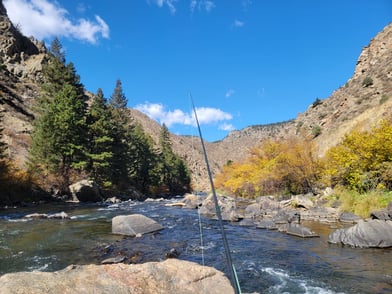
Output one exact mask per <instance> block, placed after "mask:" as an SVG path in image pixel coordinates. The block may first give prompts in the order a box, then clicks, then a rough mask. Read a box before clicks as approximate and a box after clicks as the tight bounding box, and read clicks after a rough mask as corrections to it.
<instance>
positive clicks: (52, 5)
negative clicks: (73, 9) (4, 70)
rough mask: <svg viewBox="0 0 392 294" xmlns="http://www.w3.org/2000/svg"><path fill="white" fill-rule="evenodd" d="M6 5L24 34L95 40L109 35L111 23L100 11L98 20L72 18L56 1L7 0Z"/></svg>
mask: <svg viewBox="0 0 392 294" xmlns="http://www.w3.org/2000/svg"><path fill="white" fill-rule="evenodd" d="M4 6H5V7H6V9H7V12H8V16H9V17H10V19H11V21H12V22H13V23H14V24H15V25H19V26H20V29H21V31H22V32H23V34H24V35H27V36H34V37H35V38H36V39H39V40H42V39H45V38H50V37H54V36H57V37H61V36H64V37H68V38H73V39H78V40H82V41H87V42H89V43H92V44H94V43H97V41H98V39H99V38H100V37H102V38H109V31H110V30H109V26H108V25H107V24H106V23H105V21H104V20H103V19H102V18H101V17H100V16H98V15H96V16H95V21H91V20H87V19H84V18H80V19H78V20H77V21H72V20H71V18H70V17H69V14H68V11H67V10H66V9H64V8H62V7H61V6H59V4H58V3H57V2H55V1H53V2H51V1H49V0H5V1H4Z"/></svg>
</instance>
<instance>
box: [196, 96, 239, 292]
mask: <svg viewBox="0 0 392 294" xmlns="http://www.w3.org/2000/svg"><path fill="white" fill-rule="evenodd" d="M190 99H191V103H192V108H193V113H194V114H195V120H196V124H197V129H198V131H199V137H200V142H201V146H202V148H203V154H204V160H205V162H206V167H207V173H208V178H209V180H210V184H211V192H212V196H213V198H214V203H215V210H216V216H217V217H218V222H219V227H220V230H221V234H222V239H223V246H224V248H225V255H226V261H227V266H228V268H229V273H230V280H231V284H232V286H233V288H234V292H235V294H240V293H241V288H240V284H239V282H238V277H237V273H236V270H235V267H234V264H233V261H232V258H231V254H230V248H229V243H228V241H227V238H226V233H225V229H224V227H223V221H222V214H221V210H220V207H219V202H218V197H217V196H216V192H215V187H214V181H213V179H212V173H211V169H210V164H209V162H208V156H207V151H206V147H205V145H204V140H203V136H202V134H201V128H200V124H199V119H198V117H197V112H196V107H195V104H194V103H193V99H192V95H190Z"/></svg>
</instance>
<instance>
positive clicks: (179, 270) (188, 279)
mask: <svg viewBox="0 0 392 294" xmlns="http://www.w3.org/2000/svg"><path fill="white" fill-rule="evenodd" d="M0 289H1V293H2V294H12V293H29V294H42V293H63V294H73V293H86V294H87V293H95V294H104V293H105V294H106V293H107V294H113V293H116V294H122V293H124V294H125V293H126V294H129V293H143V294H150V293H151V294H156V293H178V294H185V293H192V294H193V293H205V292H203V291H204V289H206V291H207V293H210V294H214V293H216V294H220V293H225V294H230V293H234V290H233V288H232V287H231V285H230V282H229V280H228V279H227V278H226V277H225V276H224V275H223V273H221V272H219V271H218V270H216V269H213V268H211V267H205V266H201V265H198V264H196V263H192V262H188V261H181V260H177V259H168V260H166V261H163V262H149V263H144V264H137V265H135V264H129V265H126V264H108V265H83V266H69V267H67V268H65V269H64V270H61V271H57V272H53V273H50V272H20V273H10V274H5V275H3V276H1V277H0Z"/></svg>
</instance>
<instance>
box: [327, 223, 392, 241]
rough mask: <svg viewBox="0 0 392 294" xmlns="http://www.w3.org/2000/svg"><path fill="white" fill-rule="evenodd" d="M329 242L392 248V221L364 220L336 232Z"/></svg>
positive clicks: (330, 236)
mask: <svg viewBox="0 0 392 294" xmlns="http://www.w3.org/2000/svg"><path fill="white" fill-rule="evenodd" d="M328 242H329V243H333V244H342V245H348V246H352V247H361V248H373V247H374V248H387V247H392V221H383V220H378V219H374V220H368V221H363V220H362V221H360V222H358V223H357V224H356V225H354V226H352V227H350V228H345V229H338V230H336V231H334V232H333V233H332V234H330V235H329V237H328Z"/></svg>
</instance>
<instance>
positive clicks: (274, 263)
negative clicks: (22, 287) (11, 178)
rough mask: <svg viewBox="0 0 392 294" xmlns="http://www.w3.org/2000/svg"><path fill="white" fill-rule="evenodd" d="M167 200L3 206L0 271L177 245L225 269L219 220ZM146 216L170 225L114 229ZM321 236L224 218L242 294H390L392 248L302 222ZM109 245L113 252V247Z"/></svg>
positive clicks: (157, 253)
mask: <svg viewBox="0 0 392 294" xmlns="http://www.w3.org/2000/svg"><path fill="white" fill-rule="evenodd" d="M165 203H166V202H152V203H151V202H149V203H135V202H129V203H123V204H121V205H119V206H118V207H106V206H99V205H88V206H86V205H74V204H73V205H64V204H63V205H49V206H41V207H39V208H24V209H22V210H21V209H4V210H2V211H0V274H4V273H7V272H15V271H32V270H44V271H54V270H59V269H62V268H64V267H66V266H68V265H69V264H87V263H100V262H101V261H102V260H103V259H104V258H108V257H112V256H117V255H118V254H124V255H126V256H128V257H132V258H134V259H132V260H129V261H131V262H146V261H151V260H162V259H164V258H165V256H166V255H167V253H168V252H170V250H172V249H174V250H175V251H176V253H178V255H179V258H180V259H185V260H190V261H194V262H198V263H201V264H202V263H204V264H206V265H208V266H213V267H215V268H217V269H219V270H222V271H226V261H225V255H224V250H223V244H222V240H221V236H220V231H219V227H218V223H217V222H216V221H214V220H209V219H206V218H203V217H201V226H200V223H199V216H198V214H197V210H187V209H181V208H175V207H167V206H164V204H165ZM61 211H65V212H66V213H67V214H68V215H69V216H70V217H71V219H70V220H53V219H52V220H47V219H46V220H28V221H26V220H24V219H22V218H21V217H22V216H23V215H25V214H28V213H32V212H39V213H48V212H50V213H56V212H61ZM131 213H141V214H144V215H146V216H148V217H151V218H153V219H155V220H156V221H158V222H159V223H160V224H162V225H163V226H164V227H165V229H164V230H162V231H160V232H158V233H155V234H148V235H145V236H143V237H141V238H128V237H122V236H117V235H112V234H111V218H112V217H114V216H116V215H120V214H131ZM304 224H305V225H306V226H308V227H310V228H311V229H312V230H313V231H315V232H317V233H318V234H319V235H320V238H311V239H303V238H297V237H293V236H289V235H285V234H283V233H280V232H277V231H268V230H260V229H256V228H250V227H242V226H240V225H239V224H238V223H226V224H225V229H226V232H227V238H228V240H229V243H230V249H231V251H232V257H233V261H234V264H235V266H236V269H237V272H238V277H239V280H240V283H241V288H242V291H243V292H255V291H256V292H259V293H392V250H391V249H357V248H349V247H340V246H336V245H331V244H328V243H327V239H328V234H329V233H330V232H332V230H333V229H332V228H330V226H329V225H323V224H319V223H304ZM108 248H110V250H108Z"/></svg>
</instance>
